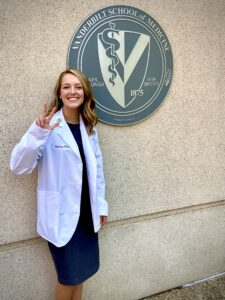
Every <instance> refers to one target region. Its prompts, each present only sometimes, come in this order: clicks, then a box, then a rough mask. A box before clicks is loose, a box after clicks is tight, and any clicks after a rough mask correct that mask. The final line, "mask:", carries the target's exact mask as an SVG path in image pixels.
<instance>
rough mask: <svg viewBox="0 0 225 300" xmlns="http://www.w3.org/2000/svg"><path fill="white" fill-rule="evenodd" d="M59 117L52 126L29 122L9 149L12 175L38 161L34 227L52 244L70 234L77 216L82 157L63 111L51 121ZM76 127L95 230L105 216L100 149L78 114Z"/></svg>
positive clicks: (26, 170)
mask: <svg viewBox="0 0 225 300" xmlns="http://www.w3.org/2000/svg"><path fill="white" fill-rule="evenodd" d="M58 119H61V122H60V124H59V126H58V127H56V128H55V129H54V130H52V131H51V130H47V129H43V128H40V127H39V126H37V125H36V123H35V122H34V123H33V124H32V125H31V126H30V128H29V129H28V131H27V132H26V133H25V135H24V136H23V137H22V139H21V140H20V142H19V143H18V144H17V145H16V146H15V148H14V149H13V151H12V155H11V160H10V168H11V170H12V171H13V172H14V173H16V174H18V175H19V174H28V173H31V172H32V170H33V169H34V168H35V167H36V165H37V166H38V186H37V204H38V205H37V206H38V214H37V232H38V233H39V235H41V236H42V237H43V238H44V239H46V240H48V241H50V242H51V243H53V244H54V245H56V246H57V247H61V246H64V245H65V244H67V243H68V241H69V240H70V238H71V237H72V235H73V233H74V231H75V229H76V226H77V223H78V219H79V215H80V201H81V189H82V168H83V164H82V160H81V157H80V152H79V149H78V146H77V143H76V141H75V139H74V137H73V135H72V133H71V131H70V128H69V126H68V125H67V123H66V121H65V119H64V116H63V112H62V110H60V111H58V112H56V113H55V114H54V116H53V118H52V120H51V124H53V123H55V122H57V120H58ZM80 130H81V136H82V142H83V148H84V154H85V160H86V165H87V176H88V183H89V193H90V203H91V211H92V219H93V225H94V230H95V232H97V231H98V230H99V228H100V227H101V225H100V216H101V215H104V216H107V215H108V204H107V202H106V201H105V180H104V174H103V165H102V154H101V150H100V147H99V143H98V136H97V131H96V128H94V131H95V134H93V135H88V134H87V131H86V127H85V125H84V123H83V120H82V118H81V117H80Z"/></svg>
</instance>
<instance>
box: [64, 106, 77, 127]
mask: <svg viewBox="0 0 225 300" xmlns="http://www.w3.org/2000/svg"><path fill="white" fill-rule="evenodd" d="M62 111H63V115H64V118H65V120H66V122H67V123H70V124H78V123H79V122H80V119H79V110H77V109H76V110H71V109H70V110H68V109H65V108H64V107H63V108H62Z"/></svg>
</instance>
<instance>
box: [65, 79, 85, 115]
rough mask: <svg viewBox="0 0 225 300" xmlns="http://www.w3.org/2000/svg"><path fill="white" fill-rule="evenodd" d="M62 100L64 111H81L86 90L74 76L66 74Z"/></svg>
mask: <svg viewBox="0 0 225 300" xmlns="http://www.w3.org/2000/svg"><path fill="white" fill-rule="evenodd" d="M60 98H61V99H62V102H63V108H64V110H65V109H66V110H73V111H76V110H79V107H80V106H81V104H82V103H83V102H84V89H83V86H82V84H81V82H80V80H79V79H78V78H77V77H76V76H75V75H73V74H65V75H64V76H63V78H62V81H61V88H60Z"/></svg>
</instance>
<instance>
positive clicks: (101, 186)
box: [94, 128, 108, 216]
mask: <svg viewBox="0 0 225 300" xmlns="http://www.w3.org/2000/svg"><path fill="white" fill-rule="evenodd" d="M94 140H95V157H96V160H97V203H98V213H99V216H108V202H107V201H106V200H105V178H104V172H103V160H102V152H101V149H100V146H99V142H98V133H97V130H96V128H95V135H94Z"/></svg>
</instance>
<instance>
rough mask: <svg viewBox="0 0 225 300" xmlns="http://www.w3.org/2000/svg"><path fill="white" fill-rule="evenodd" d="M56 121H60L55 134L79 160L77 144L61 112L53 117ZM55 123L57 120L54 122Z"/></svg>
mask: <svg viewBox="0 0 225 300" xmlns="http://www.w3.org/2000/svg"><path fill="white" fill-rule="evenodd" d="M55 117H57V118H58V119H61V122H60V123H59V126H58V127H57V133H58V135H59V136H60V137H61V138H62V139H63V140H64V142H65V143H66V144H67V145H69V146H70V148H71V149H72V150H73V151H74V152H75V154H76V155H77V156H78V157H79V158H80V159H81V157H80V151H79V148H78V146H77V143H76V141H75V139H74V137H73V134H72V132H71V130H70V128H69V126H68V125H67V123H66V121H65V119H64V116H63V112H62V110H61V111H59V112H58V114H57V115H55ZM56 121H57V120H56Z"/></svg>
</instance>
